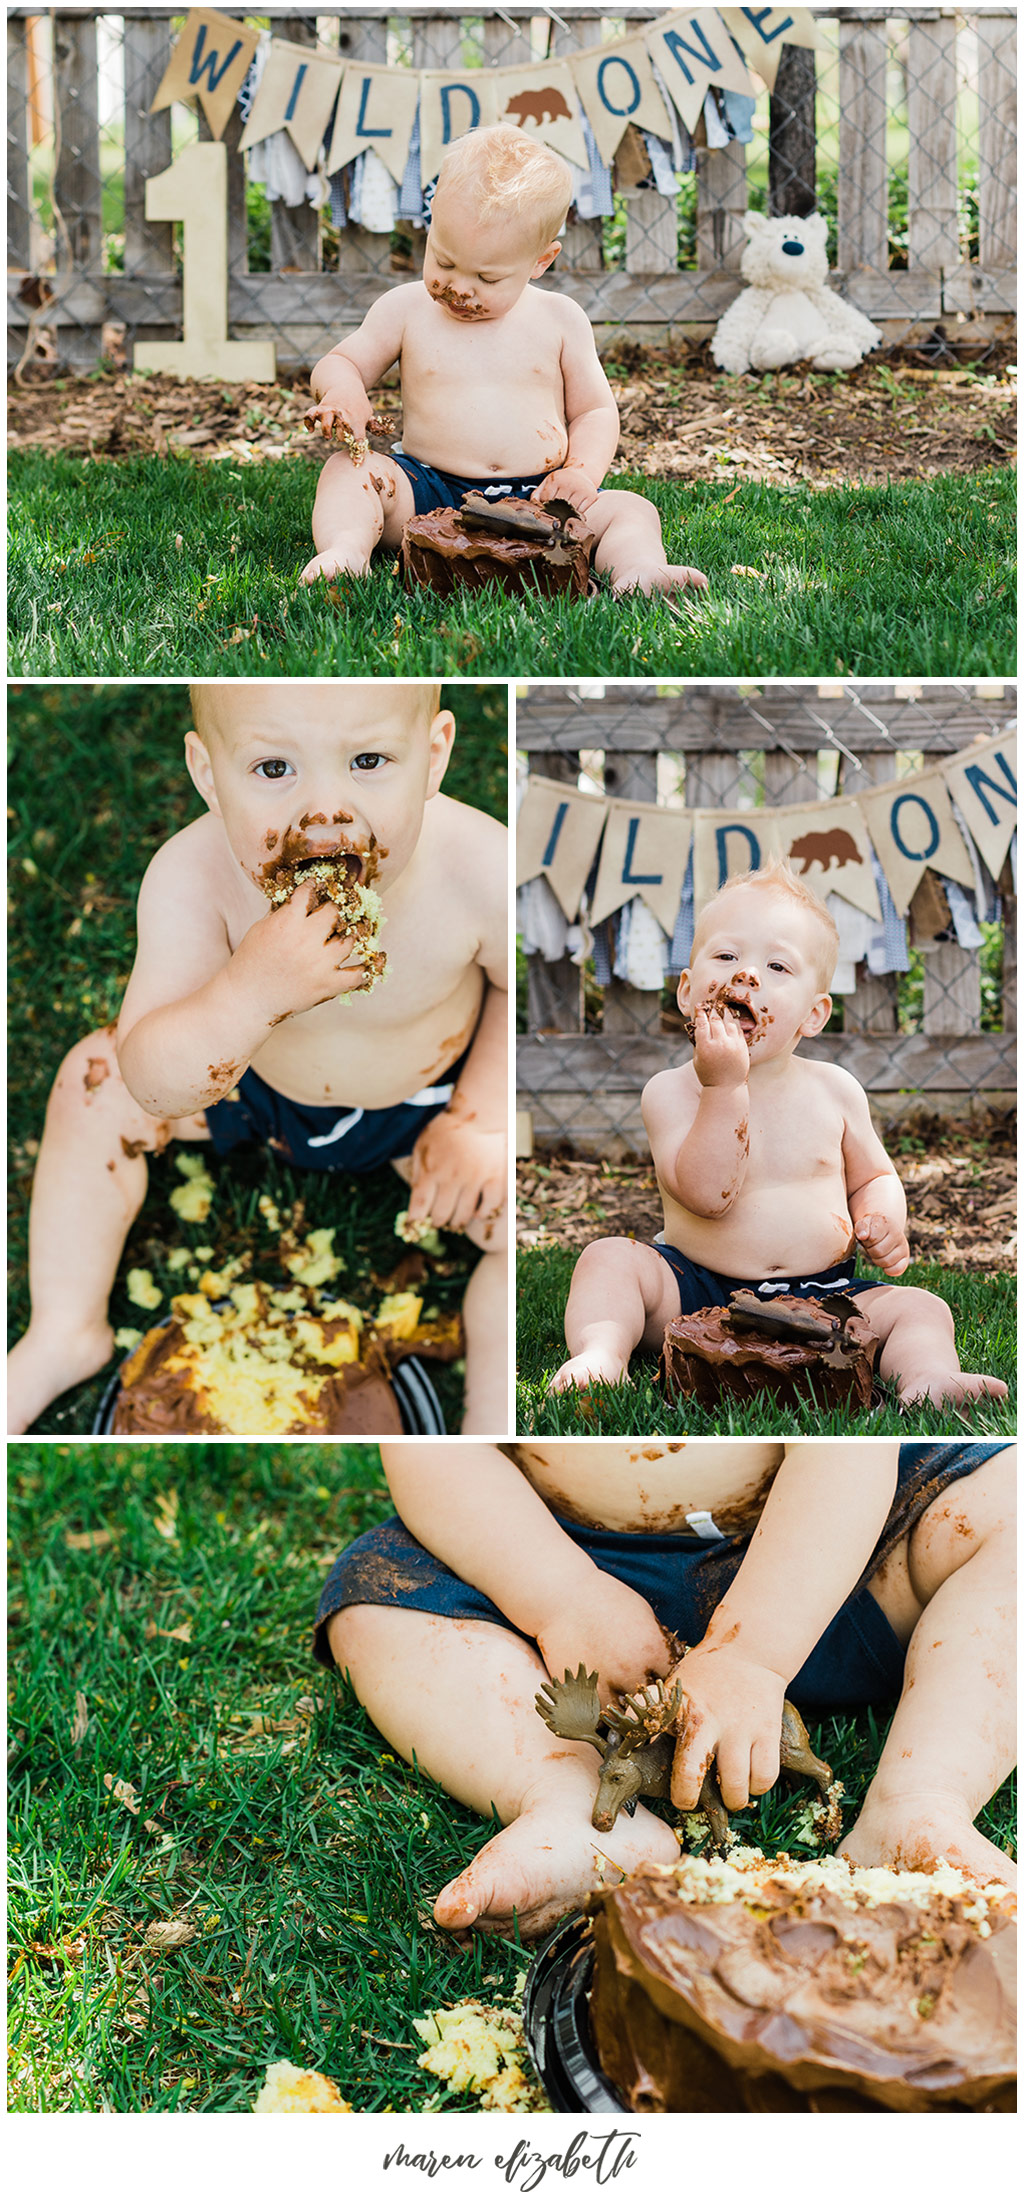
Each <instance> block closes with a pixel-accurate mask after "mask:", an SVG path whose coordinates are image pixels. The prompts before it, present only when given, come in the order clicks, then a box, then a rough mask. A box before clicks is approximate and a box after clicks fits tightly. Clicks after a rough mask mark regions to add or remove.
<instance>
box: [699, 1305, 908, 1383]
mask: <svg viewBox="0 0 1024 2209" xmlns="http://www.w3.org/2000/svg"><path fill="white" fill-rule="evenodd" d="M808 1322H810V1323H811V1324H810V1325H809V1324H808ZM878 1347H879V1345H878V1337H877V1335H874V1334H872V1332H871V1329H870V1327H869V1325H868V1322H867V1320H866V1319H865V1318H864V1316H863V1314H862V1313H860V1312H858V1310H857V1308H856V1303H855V1301H854V1299H853V1298H852V1297H846V1296H834V1297H829V1298H827V1299H824V1300H823V1299H820V1298H818V1297H814V1296H773V1297H771V1298H770V1299H765V1300H764V1301H763V1302H762V1301H761V1300H760V1299H758V1298H756V1297H754V1296H753V1295H743V1294H741V1295H739V1296H734V1297H733V1299H732V1301H731V1303H729V1304H728V1305H725V1304H713V1305H711V1306H709V1307H708V1308H707V1309H706V1310H705V1311H700V1312H685V1313H684V1314H683V1316H682V1318H680V1319H670V1320H669V1323H668V1326H667V1327H666V1329H665V1340H664V1343H663V1345H662V1352H661V1365H660V1368H659V1378H660V1380H661V1384H662V1387H663V1388H664V1389H665V1391H666V1393H667V1395H669V1396H683V1397H693V1398H694V1399H695V1400H696V1402H697V1403H699V1404H701V1405H703V1407H704V1409H705V1410H706V1411H713V1410H714V1409H715V1406H716V1405H717V1404H718V1403H719V1402H720V1400H721V1398H722V1397H723V1396H725V1395H729V1396H734V1397H735V1396H739V1397H750V1396H754V1395H756V1394H757V1393H758V1392H759V1390H761V1389H767V1390H770V1391H771V1394H772V1395H773V1396H774V1397H775V1398H776V1401H777V1402H778V1403H780V1404H807V1403H809V1402H812V1401H813V1403H815V1404H816V1405H817V1407H818V1409H819V1410H821V1411H825V1410H831V1409H832V1408H834V1407H836V1408H842V1407H844V1406H846V1405H850V1404H857V1405H860V1406H861V1407H862V1408H863V1409H865V1410H866V1409H867V1407H868V1405H869V1404H870V1402H871V1385H872V1376H873V1374H874V1367H875V1359H876V1358H877V1355H878Z"/></svg>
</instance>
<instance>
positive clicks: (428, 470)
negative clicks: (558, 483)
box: [391, 445, 551, 514]
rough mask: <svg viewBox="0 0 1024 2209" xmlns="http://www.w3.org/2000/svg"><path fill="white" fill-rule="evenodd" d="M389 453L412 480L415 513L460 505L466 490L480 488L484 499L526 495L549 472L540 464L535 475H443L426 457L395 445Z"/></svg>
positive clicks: (430, 512) (520, 497) (424, 512)
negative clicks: (419, 457)
mask: <svg viewBox="0 0 1024 2209" xmlns="http://www.w3.org/2000/svg"><path fill="white" fill-rule="evenodd" d="M391 457H392V459H393V460H396V461H397V462H398V465H399V467H400V468H401V470H402V473H403V475H407V476H408V478H409V481H410V483H411V484H412V489H413V497H414V498H415V500H416V512H417V514H434V513H436V512H437V509H438V507H439V506H461V505H462V501H463V499H464V498H465V496H466V493H467V491H482V493H483V496H484V498H485V499H528V498H529V496H530V493H531V491H536V489H537V486H538V484H541V483H543V481H544V478H545V476H546V475H550V473H551V471H550V469H549V468H543V469H542V470H541V473H540V475H539V476H495V477H494V479H493V481H492V480H491V479H490V478H488V477H484V476H447V475H444V474H443V473H442V471H441V469H440V468H432V467H431V466H430V464H429V462H428V461H426V460H414V459H413V457H412V454H411V453H403V452H401V451H400V450H399V448H398V446H397V445H393V446H392V448H391Z"/></svg>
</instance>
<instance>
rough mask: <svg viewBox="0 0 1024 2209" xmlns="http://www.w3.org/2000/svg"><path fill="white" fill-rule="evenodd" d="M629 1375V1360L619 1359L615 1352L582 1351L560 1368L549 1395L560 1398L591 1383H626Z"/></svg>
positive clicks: (552, 1381)
mask: <svg viewBox="0 0 1024 2209" xmlns="http://www.w3.org/2000/svg"><path fill="white" fill-rule="evenodd" d="M628 1373H629V1360H628V1359H627V1358H620V1357H617V1356H616V1354H615V1352H614V1351H613V1350H582V1351H581V1352H580V1354H579V1356H578V1357H575V1358H567V1359H566V1361H565V1364H564V1365H560V1366H559V1368H558V1371H557V1373H556V1374H555V1376H554V1379H553V1380H550V1381H549V1382H548V1386H547V1393H548V1395H549V1396H560V1395H561V1394H562V1392H563V1390H564V1389H566V1388H587V1387H588V1386H589V1384H590V1383H591V1381H608V1382H615V1381H624V1380H625V1379H626V1377H627V1375H628Z"/></svg>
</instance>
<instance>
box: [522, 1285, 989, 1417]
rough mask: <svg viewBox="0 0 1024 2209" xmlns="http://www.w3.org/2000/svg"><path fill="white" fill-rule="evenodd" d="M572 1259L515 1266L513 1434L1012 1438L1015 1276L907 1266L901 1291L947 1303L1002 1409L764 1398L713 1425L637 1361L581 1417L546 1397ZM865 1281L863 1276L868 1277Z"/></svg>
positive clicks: (970, 1361)
mask: <svg viewBox="0 0 1024 2209" xmlns="http://www.w3.org/2000/svg"><path fill="white" fill-rule="evenodd" d="M576 1256H577V1253H576V1252H575V1251H572V1250H558V1249H554V1248H549V1249H544V1250H521V1251H519V1253H518V1255H517V1259H516V1313H517V1325H516V1352H517V1359H518V1372H519V1388H518V1396H517V1411H516V1431H517V1433H519V1434H743V1435H750V1434H778V1435H783V1434H794V1433H799V1434H836V1435H841V1434H873V1435H878V1434H899V1435H915V1434H917V1435H939V1434H963V1433H964V1432H965V1430H966V1431H969V1432H970V1433H972V1434H976V1435H999V1434H1015V1433H1016V1428H1017V1418H1016V1401H1017V1399H1016V1387H1015V1374H1016V1369H1017V1333H1016V1294H1015V1284H1014V1279H1013V1275H1012V1274H1008V1273H1001V1274H995V1275H992V1276H988V1275H984V1274H978V1273H950V1272H946V1271H944V1270H943V1268H942V1267H941V1266H933V1265H918V1266H911V1267H910V1268H909V1269H908V1271H907V1272H906V1273H905V1274H904V1275H903V1280H904V1281H905V1282H906V1283H907V1284H908V1286H914V1285H916V1286H917V1287H918V1288H923V1289H931V1290H932V1292H933V1294H934V1295H936V1296H941V1297H944V1298H945V1301H946V1303H947V1304H948V1305H949V1307H950V1310H951V1311H952V1313H953V1317H954V1320H955V1322H956V1339H957V1349H958V1352H959V1356H960V1362H961V1365H962V1366H963V1368H964V1371H965V1372H980V1373H991V1374H992V1375H994V1376H995V1378H996V1379H999V1380H1004V1381H1007V1382H1008V1383H1009V1384H1010V1393H1009V1395H1008V1396H1007V1397H1006V1398H1005V1399H1004V1400H1003V1401H1001V1402H999V1403H996V1402H994V1401H986V1402H979V1403H975V1404H972V1405H971V1407H970V1411H969V1414H968V1415H967V1416H966V1418H963V1417H960V1416H959V1415H958V1414H957V1413H956V1412H955V1411H954V1410H953V1409H952V1408H951V1407H948V1406H947V1407H946V1408H944V1409H943V1410H942V1411H937V1410H936V1409H935V1407H934V1405H927V1406H922V1407H921V1408H920V1409H914V1410H908V1409H906V1408H905V1407H903V1406H901V1405H900V1404H898V1403H897V1401H896V1396H895V1392H894V1390H893V1388H892V1386H891V1384H884V1385H883V1389H882V1401H881V1403H880V1404H873V1405H872V1407H871V1409H870V1410H869V1411H850V1410H843V1411H841V1412H832V1411H823V1412H820V1411H818V1410H817V1409H815V1408H814V1407H812V1406H808V1408H807V1409H806V1411H804V1412H802V1413H801V1414H800V1415H799V1416H798V1414H797V1413H796V1412H795V1411H794V1410H793V1409H792V1407H782V1408H780V1406H779V1404H778V1403H777V1402H776V1401H775V1399H774V1398H773V1397H772V1396H770V1395H767V1394H764V1393H762V1394H760V1395H758V1396H756V1397H753V1398H751V1399H749V1400H744V1401H742V1402H736V1403H731V1404H730V1403H726V1404H725V1405H723V1406H722V1407H721V1409H720V1411H719V1412H717V1413H716V1414H715V1415H714V1416H712V1415H711V1414H710V1413H708V1412H706V1411H704V1410H703V1409H702V1408H701V1406H700V1405H699V1404H695V1403H689V1402H686V1403H684V1402H682V1401H679V1402H676V1403H674V1404H673V1403H670V1402H669V1399H668V1397H667V1396H665V1395H664V1394H663V1393H662V1390H661V1389H660V1388H659V1386H658V1378H657V1364H656V1361H655V1360H654V1359H652V1358H637V1359H634V1361H633V1372H632V1375H631V1377H630V1379H629V1380H628V1381H622V1382H620V1383H619V1384H618V1386H617V1387H614V1388H600V1389H590V1390H589V1391H588V1406H589V1408H588V1409H586V1411H585V1412H584V1413H581V1411H580V1408H579V1397H578V1395H577V1393H576V1392H575V1391H571V1392H569V1393H566V1394H564V1395H558V1396H546V1395H545V1393H544V1391H545V1387H546V1385H547V1382H548V1381H549V1380H550V1378H551V1375H552V1374H553V1373H555V1372H557V1370H558V1367H559V1366H560V1365H561V1363H562V1360H563V1358H564V1357H565V1354H566V1353H565V1343H564V1336H563V1331H562V1322H563V1319H564V1315H565V1305H566V1299H567V1297H568V1294H569V1283H570V1280H571V1278H572V1270H573V1266H574V1264H575V1262H576ZM865 1270H866V1271H867V1270H869V1269H867V1268H866V1269H865Z"/></svg>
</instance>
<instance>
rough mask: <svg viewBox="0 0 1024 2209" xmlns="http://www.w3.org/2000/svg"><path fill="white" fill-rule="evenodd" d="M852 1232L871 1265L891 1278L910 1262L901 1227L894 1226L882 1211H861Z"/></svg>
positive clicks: (907, 1245) (905, 1268)
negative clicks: (877, 1267)
mask: <svg viewBox="0 0 1024 2209" xmlns="http://www.w3.org/2000/svg"><path fill="white" fill-rule="evenodd" d="M853 1232H854V1234H855V1235H856V1237H857V1241H858V1242H859V1244H860V1246H861V1249H862V1250H863V1252H864V1255H865V1257H866V1258H870V1260H871V1263H872V1265H873V1266H880V1267H881V1270H882V1272H883V1273H888V1274H890V1275H891V1276H892V1278H893V1280H895V1279H896V1276H897V1275H898V1274H900V1273H905V1272H906V1270H907V1267H908V1266H909V1264H910V1244H909V1243H908V1241H907V1238H906V1236H905V1234H904V1232H903V1229H902V1227H894V1225H893V1223H892V1221H891V1220H887V1219H886V1217H885V1213H884V1212H864V1213H862V1215H861V1217H860V1219H859V1220H854V1223H853Z"/></svg>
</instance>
